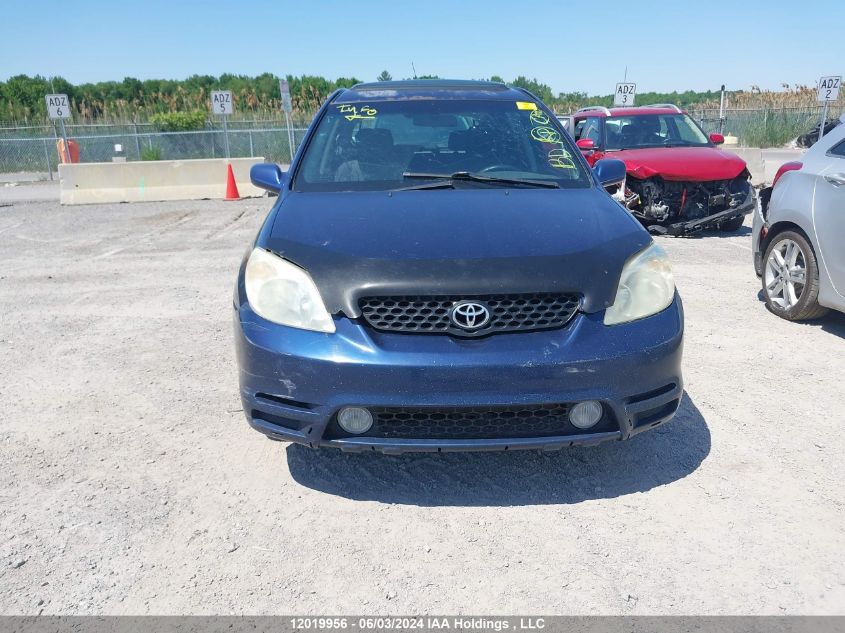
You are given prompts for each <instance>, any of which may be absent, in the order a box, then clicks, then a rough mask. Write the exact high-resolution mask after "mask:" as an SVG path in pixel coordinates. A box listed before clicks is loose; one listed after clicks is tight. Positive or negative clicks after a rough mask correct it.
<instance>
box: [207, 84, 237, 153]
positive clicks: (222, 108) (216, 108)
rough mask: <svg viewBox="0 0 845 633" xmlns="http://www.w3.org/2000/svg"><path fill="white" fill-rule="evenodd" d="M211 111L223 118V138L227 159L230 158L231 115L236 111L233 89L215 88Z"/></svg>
mask: <svg viewBox="0 0 845 633" xmlns="http://www.w3.org/2000/svg"><path fill="white" fill-rule="evenodd" d="M211 111H212V112H213V113H214V114H216V115H218V116H220V117H222V119H223V139H224V142H225V146H226V160H229V158H231V156H230V155H229V125H228V119H229V115H230V114H232V112H234V106H233V103H232V91H231V90H214V91H212V93H211Z"/></svg>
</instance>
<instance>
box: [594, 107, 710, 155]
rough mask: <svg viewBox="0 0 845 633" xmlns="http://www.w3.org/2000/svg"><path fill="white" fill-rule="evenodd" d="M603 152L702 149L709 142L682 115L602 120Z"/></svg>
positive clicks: (699, 130) (695, 126)
mask: <svg viewBox="0 0 845 633" xmlns="http://www.w3.org/2000/svg"><path fill="white" fill-rule="evenodd" d="M605 137H606V139H605V146H606V147H607V149H610V150H613V149H635V148H639V147H679V146H684V147H687V146H691V147H702V146H705V145H710V141H709V140H708V138H707V137H706V136H705V135H704V132H702V131H701V128H699V127H698V125H696V124H695V121H693V120H692V119H691V118H689V117H688V116H687V115H686V114H635V115H631V116H612V117H607V118H606V119H605Z"/></svg>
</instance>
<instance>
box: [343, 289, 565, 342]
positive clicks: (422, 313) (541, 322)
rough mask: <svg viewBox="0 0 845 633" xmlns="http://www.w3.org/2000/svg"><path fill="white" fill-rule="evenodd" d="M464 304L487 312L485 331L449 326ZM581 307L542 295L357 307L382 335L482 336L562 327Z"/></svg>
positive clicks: (372, 302)
mask: <svg viewBox="0 0 845 633" xmlns="http://www.w3.org/2000/svg"><path fill="white" fill-rule="evenodd" d="M464 300H471V301H473V302H477V303H480V304H482V305H484V306H485V307H486V308H487V309H488V310H489V312H490V320H489V322H488V323H487V324H486V325H485V326H484V327H481V328H479V329H477V330H471V331H469V330H464V329H461V328H459V327H457V326H456V325H455V324H454V323H452V320H451V319H450V316H449V312H450V310H451V309H452V306H454V305H455V304H456V303H458V302H460V301H464ZM580 303H581V301H580V296H579V295H577V294H573V293H543V294H498V295H477V296H464V295H460V296H459V295H454V296H452V295H437V296H425V295H421V296H416V295H414V296H398V297H365V298H363V299H361V300H360V301H359V304H358V305H359V306H360V308H361V313H362V315H363V317H364V319H365V320H366V322H367V324H368V325H369V326H370V327H373V328H375V329H377V330H382V331H385V332H404V333H414V334H420V333H436V334H447V333H448V334H454V335H457V336H484V335H487V334H493V333H495V332H525V331H530V330H544V329H551V328H559V327H563V326H564V325H566V324H567V322H568V321H569V320H570V319H571V318H572V317H573V315H574V314H575V313H576V312H577V311H578V307H579V305H580Z"/></svg>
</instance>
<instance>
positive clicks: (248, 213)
mask: <svg viewBox="0 0 845 633" xmlns="http://www.w3.org/2000/svg"><path fill="white" fill-rule="evenodd" d="M254 212H255V209H244V210H243V211H240V212H238V213H236V214H235V217H233V218H232V219H231V220H228V221H227V222H226V223H225V224H223V226H221V227H220V228H219V229H214V230H213V231H211V232H209V233H208V235H206V236H205V239H207V240H216V239H218V238H220V237H223V236H224V235H226V234H227V233H229V232H230V231H232V230H233V229H235V228H237V227H238V226H239V225H241V224H243V222H244V221H245V219H250V218H251V217H252V215H253V214H254Z"/></svg>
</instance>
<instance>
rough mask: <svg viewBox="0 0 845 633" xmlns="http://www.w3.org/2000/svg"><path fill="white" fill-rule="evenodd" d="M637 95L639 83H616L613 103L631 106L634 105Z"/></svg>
mask: <svg viewBox="0 0 845 633" xmlns="http://www.w3.org/2000/svg"><path fill="white" fill-rule="evenodd" d="M636 96H637V84H630V83H621V84H616V91H615V92H614V93H613V105H614V106H616V107H626V106H627V107H631V106H633V105H634V98H635V97H636Z"/></svg>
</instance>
